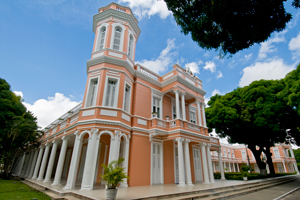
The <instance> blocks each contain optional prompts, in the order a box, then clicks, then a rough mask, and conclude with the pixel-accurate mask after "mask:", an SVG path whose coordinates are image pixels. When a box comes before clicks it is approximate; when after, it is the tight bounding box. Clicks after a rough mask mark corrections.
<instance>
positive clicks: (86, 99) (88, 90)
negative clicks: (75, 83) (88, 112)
mask: <svg viewBox="0 0 300 200" xmlns="http://www.w3.org/2000/svg"><path fill="white" fill-rule="evenodd" d="M100 74H101V73H99V76H95V77H94V76H93V77H90V78H89V81H88V88H87V93H86V95H85V103H84V107H85V108H87V107H92V106H95V105H96V101H97V97H98V89H99V80H100ZM96 79H97V86H96V89H95V90H96V92H95V96H94V99H93V103H92V105H90V106H87V102H88V100H89V97H90V95H91V94H90V85H91V83H92V82H93V81H95V80H96Z"/></svg>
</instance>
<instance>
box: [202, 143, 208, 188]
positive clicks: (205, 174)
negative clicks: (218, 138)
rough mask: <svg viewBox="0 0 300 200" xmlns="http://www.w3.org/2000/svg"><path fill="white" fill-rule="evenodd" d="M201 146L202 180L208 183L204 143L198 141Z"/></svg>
mask: <svg viewBox="0 0 300 200" xmlns="http://www.w3.org/2000/svg"><path fill="white" fill-rule="evenodd" d="M200 146H201V154H202V165H203V174H204V182H203V183H209V175H208V173H209V172H208V167H207V158H206V150H205V146H206V143H200Z"/></svg>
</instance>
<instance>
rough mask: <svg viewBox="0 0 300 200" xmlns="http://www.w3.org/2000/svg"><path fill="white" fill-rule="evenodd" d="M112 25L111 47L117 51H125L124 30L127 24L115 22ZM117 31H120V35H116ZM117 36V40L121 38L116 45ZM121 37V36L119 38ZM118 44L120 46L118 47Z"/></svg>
mask: <svg viewBox="0 0 300 200" xmlns="http://www.w3.org/2000/svg"><path fill="white" fill-rule="evenodd" d="M111 26H112V35H111V40H110V48H111V49H114V50H116V51H123V44H124V32H125V30H126V28H125V26H123V25H122V24H120V23H114V24H112V25H111ZM116 32H120V36H117V35H116ZM115 36H116V39H117V40H120V42H119V45H114V41H115ZM118 37H119V38H118ZM117 46H118V48H117Z"/></svg>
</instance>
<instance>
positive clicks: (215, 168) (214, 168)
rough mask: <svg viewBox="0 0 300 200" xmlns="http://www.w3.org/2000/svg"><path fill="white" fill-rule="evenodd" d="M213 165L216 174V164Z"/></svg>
mask: <svg viewBox="0 0 300 200" xmlns="http://www.w3.org/2000/svg"><path fill="white" fill-rule="evenodd" d="M212 164H213V170H214V172H216V163H215V162H213V163H212Z"/></svg>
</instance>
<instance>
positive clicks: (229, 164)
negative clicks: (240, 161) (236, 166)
mask: <svg viewBox="0 0 300 200" xmlns="http://www.w3.org/2000/svg"><path fill="white" fill-rule="evenodd" d="M228 166H229V172H231V171H232V169H231V163H230V162H229V163H228Z"/></svg>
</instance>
